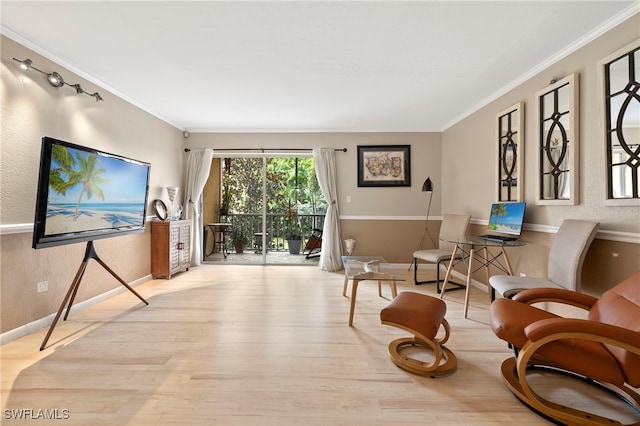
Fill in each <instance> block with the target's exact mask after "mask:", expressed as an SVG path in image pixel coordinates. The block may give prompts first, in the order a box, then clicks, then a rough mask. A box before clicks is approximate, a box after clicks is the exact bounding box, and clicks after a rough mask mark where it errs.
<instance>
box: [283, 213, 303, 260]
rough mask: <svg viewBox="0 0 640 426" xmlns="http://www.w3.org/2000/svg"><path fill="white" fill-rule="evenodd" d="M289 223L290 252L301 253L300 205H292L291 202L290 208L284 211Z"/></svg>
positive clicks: (288, 243) (288, 240)
mask: <svg viewBox="0 0 640 426" xmlns="http://www.w3.org/2000/svg"><path fill="white" fill-rule="evenodd" d="M284 215H285V216H286V218H287V222H288V224H289V234H288V235H287V245H288V246H289V254H300V247H301V246H302V232H301V231H300V224H299V223H298V206H297V205H293V206H292V205H291V202H289V209H288V210H287V211H286V212H285V213H284Z"/></svg>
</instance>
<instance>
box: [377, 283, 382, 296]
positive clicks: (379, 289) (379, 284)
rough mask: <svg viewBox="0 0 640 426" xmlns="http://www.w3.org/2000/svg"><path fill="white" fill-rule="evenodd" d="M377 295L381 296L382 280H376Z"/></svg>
mask: <svg viewBox="0 0 640 426" xmlns="http://www.w3.org/2000/svg"><path fill="white" fill-rule="evenodd" d="M378 297H382V281H381V280H378Z"/></svg>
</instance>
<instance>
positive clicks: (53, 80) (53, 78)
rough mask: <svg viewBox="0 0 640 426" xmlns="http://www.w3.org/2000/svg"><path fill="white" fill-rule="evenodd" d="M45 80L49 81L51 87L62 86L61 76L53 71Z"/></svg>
mask: <svg viewBox="0 0 640 426" xmlns="http://www.w3.org/2000/svg"><path fill="white" fill-rule="evenodd" d="M47 80H49V84H51V85H52V86H53V87H62V86H64V80H63V78H62V76H61V75H60V74H58V73H57V72H55V71H54V72H52V73H51V74H49V75H48V76H47Z"/></svg>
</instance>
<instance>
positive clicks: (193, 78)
mask: <svg viewBox="0 0 640 426" xmlns="http://www.w3.org/2000/svg"><path fill="white" fill-rule="evenodd" d="M0 7H1V9H0V13H1V23H2V27H1V30H2V33H3V34H5V35H7V36H8V37H10V38H12V39H14V40H16V41H18V42H19V43H21V44H23V45H25V46H27V47H29V48H31V49H32V50H35V51H36V52H38V53H40V54H42V55H44V56H46V57H48V58H49V59H52V60H54V61H56V62H58V63H59V64H61V65H62V66H65V67H67V68H69V69H71V70H72V71H73V72H76V73H78V74H79V75H81V76H82V77H84V78H87V79H88V80H90V81H91V82H93V83H95V84H97V85H99V86H101V87H103V88H105V89H106V90H109V91H111V92H112V93H113V94H116V95H118V96H120V97H123V98H124V99H126V100H128V101H129V102H132V103H133V104H135V105H137V106H139V107H141V108H143V109H145V110H147V111H148V112H150V113H152V114H154V115H155V116H157V117H159V118H161V119H162V120H165V121H166V122H168V123H170V124H172V125H174V126H176V127H178V128H180V129H183V130H189V131H191V132H199V131H238V132H240V131H441V130H444V129H446V128H447V127H449V126H450V125H452V124H454V123H455V122H457V121H458V120H460V119H462V118H464V117H465V116H466V115H468V114H469V113H471V112H473V111H474V110H476V109H477V108H479V107H481V106H482V105H484V104H486V103H487V102H489V101H490V100H492V99H495V98H496V97H497V96H499V95H500V94H503V93H504V92H505V91H506V90H508V89H510V88H512V87H514V86H515V85H516V84H518V83H520V82H522V81H524V80H525V79H526V78H529V77H531V76H532V75H534V74H535V73H537V72H539V71H541V70H542V69H544V68H545V67H547V66H549V65H550V64H552V63H553V62H555V61H557V60H558V59H560V58H561V57H563V56H564V55H566V54H568V53H570V52H571V51H573V50H575V49H576V48H578V47H580V46H581V45H583V44H584V43H585V42H588V41H590V40H591V39H593V38H594V37H596V36H598V35H600V34H601V33H602V32H604V31H605V30H607V29H609V28H611V27H612V26H613V25H615V24H617V23H619V22H621V21H622V20H624V19H626V18H628V17H629V16H631V15H633V14H634V13H638V11H639V10H640V8H639V7H638V1H510V2H507V1H480V0H476V1H466V2H462V1H448V2H445V1H407V2H403V1H388V2H380V1H376V2H374V1H353V2H340V1H334V2H320V1H315V2H312V1H293V2H272V1H262V2H239V1H235V2H233V1H226V2H222V1H218V2H213V1H197V2H183V1H165V2H155V1H139V2H136V1H125V2H109V1H93V2H78V1H71V2H61V1H45V2H31V1H30V2H24V1H6V0H2V1H1V2H0ZM19 59H26V58H19ZM34 65H35V66H36V67H37V66H38V64H37V63H35V64H34ZM46 71H56V70H46ZM61 74H63V77H64V73H61ZM72 83H73V82H72ZM86 89H87V90H89V91H93V90H95V89H96V88H92V87H87V88H86ZM98 90H99V91H100V92H101V95H102V96H103V97H104V98H105V102H109V96H112V95H110V94H108V93H105V92H104V90H101V89H99V88H98Z"/></svg>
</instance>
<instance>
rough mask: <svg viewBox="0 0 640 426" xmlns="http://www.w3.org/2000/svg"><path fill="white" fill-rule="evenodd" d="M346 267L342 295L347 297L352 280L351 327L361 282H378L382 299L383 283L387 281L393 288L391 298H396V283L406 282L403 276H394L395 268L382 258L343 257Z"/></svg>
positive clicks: (379, 294)
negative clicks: (348, 286)
mask: <svg viewBox="0 0 640 426" xmlns="http://www.w3.org/2000/svg"><path fill="white" fill-rule="evenodd" d="M342 264H343V265H344V287H343V289H342V295H343V296H345V297H346V295H347V285H348V283H349V280H351V282H352V284H351V308H350V310H349V326H352V325H353V313H354V311H355V307H356V294H357V292H358V284H359V283H360V281H368V280H370V281H378V296H380V297H382V287H381V283H382V282H383V281H386V282H388V283H389V287H390V288H391V296H392V297H394V298H395V297H396V296H397V295H398V290H397V289H396V281H405V278H404V277H402V276H396V275H393V272H395V270H394V268H391V266H390V265H389V264H388V263H387V261H386V260H385V259H384V257H381V256H342Z"/></svg>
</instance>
